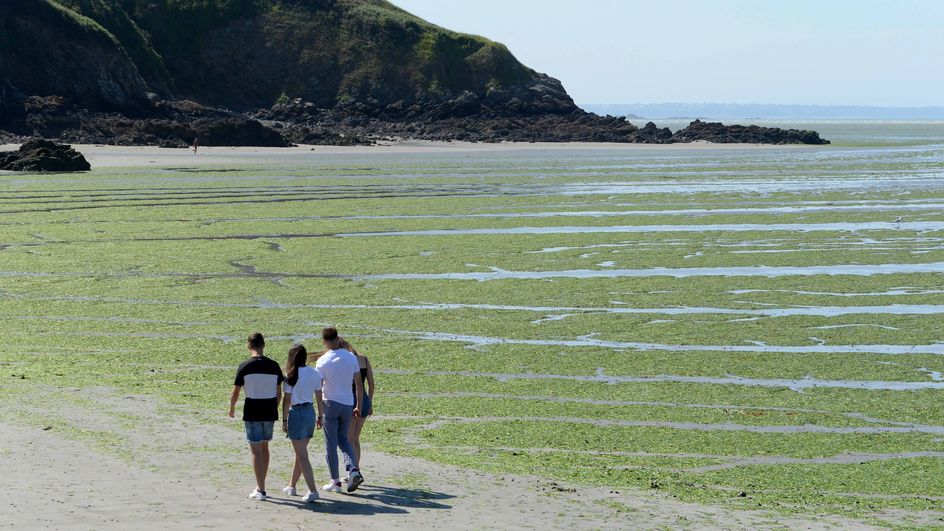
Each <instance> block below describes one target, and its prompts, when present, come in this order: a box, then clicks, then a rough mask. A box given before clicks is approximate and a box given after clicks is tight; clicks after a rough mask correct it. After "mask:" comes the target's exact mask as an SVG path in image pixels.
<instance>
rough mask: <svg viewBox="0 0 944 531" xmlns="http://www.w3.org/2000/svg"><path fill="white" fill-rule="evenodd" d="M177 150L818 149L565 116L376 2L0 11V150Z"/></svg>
mask: <svg viewBox="0 0 944 531" xmlns="http://www.w3.org/2000/svg"><path fill="white" fill-rule="evenodd" d="M25 137H45V138H50V139H56V140H60V141H67V142H74V143H103V144H120V145H159V146H165V147H181V146H185V145H189V144H190V143H192V142H193V141H194V140H195V139H197V140H198V141H199V143H200V144H201V145H254V146H284V145H289V144H291V143H304V144H360V143H371V142H373V141H375V140H378V139H398V138H403V139H425V140H467V141H481V142H499V141H516V142H533V141H543V142H565V141H582V142H631V143H676V142H691V141H696V140H704V141H712V142H750V143H774V144H789V143H808V144H823V143H827V141H825V140H823V139H821V138H820V137H819V135H818V134H817V133H815V132H813V131H796V130H783V129H776V128H763V127H741V126H722V125H721V124H705V123H703V122H696V123H692V124H691V126H689V127H688V128H685V129H683V130H680V131H676V132H674V133H673V132H671V131H669V130H668V129H665V128H659V127H657V126H656V125H655V124H652V123H650V124H646V125H645V126H644V127H637V126H636V125H633V124H632V123H630V122H629V121H627V120H626V118H625V117H623V116H601V115H597V114H593V113H590V112H587V111H585V110H583V109H581V108H579V107H578V106H577V105H576V104H575V103H574V101H573V99H572V98H571V97H570V96H569V95H568V94H567V92H566V91H565V90H564V88H563V86H562V84H561V83H560V81H558V80H557V79H554V78H552V77H550V76H548V75H546V74H541V73H538V72H535V71H534V70H532V69H530V68H528V67H527V66H525V65H523V64H521V63H520V62H519V61H518V60H517V59H516V58H515V57H514V56H513V55H512V54H511V52H510V51H509V50H508V49H507V48H506V47H505V46H504V45H502V44H499V43H496V42H493V41H490V40H488V39H485V38H482V37H478V36H473V35H466V34H461V33H456V32H453V31H449V30H447V29H444V28H441V27H438V26H435V25H433V24H430V23H428V22H426V21H424V20H422V19H420V18H418V17H415V16H413V15H411V14H410V13H407V12H406V11H403V10H402V9H399V8H397V7H396V6H394V5H393V4H390V3H389V2H386V1H384V0H201V1H187V0H184V1H176V2H154V1H152V0H4V1H3V2H0V142H2V141H7V142H17V141H22V139H24V138H25Z"/></svg>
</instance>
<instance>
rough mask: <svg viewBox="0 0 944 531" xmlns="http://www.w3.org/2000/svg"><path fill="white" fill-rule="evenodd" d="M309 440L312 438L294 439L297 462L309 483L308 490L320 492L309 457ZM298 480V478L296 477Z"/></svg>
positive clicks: (293, 444) (293, 445)
mask: <svg viewBox="0 0 944 531" xmlns="http://www.w3.org/2000/svg"><path fill="white" fill-rule="evenodd" d="M309 442H311V439H303V440H299V441H295V440H293V441H292V447H293V448H295V464H296V466H298V467H300V468H301V473H302V474H303V475H304V476H305V483H307V484H308V490H310V491H312V492H318V487H316V486H315V474H314V473H313V472H312V471H311V459H309V457H308V443H309ZM293 475H294V472H293ZM296 481H298V480H297V479H296ZM293 486H294V485H293Z"/></svg>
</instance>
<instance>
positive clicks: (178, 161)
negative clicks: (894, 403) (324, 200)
mask: <svg viewBox="0 0 944 531" xmlns="http://www.w3.org/2000/svg"><path fill="white" fill-rule="evenodd" d="M18 147H19V146H18V145H17V144H0V151H12V150H15V149H17V148H18ZM72 147H74V148H75V149H76V150H78V151H79V152H80V153H82V154H83V155H84V156H85V158H86V159H87V160H88V161H89V163H90V164H91V165H92V169H93V170H94V169H96V168H120V167H132V166H135V167H141V166H143V167H149V166H150V167H157V166H162V165H174V166H177V165H188V166H193V165H198V166H212V165H221V164H265V163H272V162H285V163H293V162H307V161H312V162H317V160H318V157H319V156H325V155H331V156H350V157H354V158H356V157H363V156H373V155H431V156H435V155H437V154H445V155H457V154H468V155H480V156H481V155H488V154H495V155H499V154H502V153H515V152H517V153H522V152H523V153H534V154H538V153H540V152H542V151H557V152H573V153H580V152H593V153H596V152H602V151H612V152H614V153H621V152H623V153H625V152H630V153H645V152H654V153H659V152H661V153H666V152H678V153H684V152H690V151H704V150H735V151H745V150H747V151H752V150H764V149H803V148H807V149H808V148H809V146H800V145H783V146H773V145H762V144H712V143H709V142H694V143H691V144H615V143H588V142H562V143H548V142H535V143H520V142H518V143H515V142H506V143H500V144H489V143H472V142H431V141H404V142H380V143H378V144H376V145H373V146H307V145H300V146H296V147H289V148H267V147H200V148H199V149H198V152H197V153H196V154H195V153H194V152H193V151H192V150H191V149H189V148H186V149H167V148H158V147H152V146H104V145H86V144H75V145H73V146H72Z"/></svg>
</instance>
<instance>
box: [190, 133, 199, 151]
mask: <svg viewBox="0 0 944 531" xmlns="http://www.w3.org/2000/svg"><path fill="white" fill-rule="evenodd" d="M190 147H192V148H193V154H194V155H196V154H197V148H198V147H200V139H199V138H197V137H193V144H192V145H191V146H190Z"/></svg>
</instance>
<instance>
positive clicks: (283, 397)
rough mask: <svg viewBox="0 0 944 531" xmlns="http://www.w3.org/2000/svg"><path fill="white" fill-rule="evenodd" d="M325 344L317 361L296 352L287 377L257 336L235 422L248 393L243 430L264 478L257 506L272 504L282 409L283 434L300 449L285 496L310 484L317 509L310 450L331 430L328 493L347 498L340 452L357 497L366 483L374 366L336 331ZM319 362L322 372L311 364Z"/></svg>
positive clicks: (329, 331) (236, 391) (242, 370)
mask: <svg viewBox="0 0 944 531" xmlns="http://www.w3.org/2000/svg"><path fill="white" fill-rule="evenodd" d="M321 339H322V342H323V343H324V347H325V350H324V351H322V352H321V353H320V354H314V355H309V352H308V350H307V349H306V348H305V347H304V346H303V345H299V344H296V345H293V346H292V347H291V348H290V349H289V351H288V360H287V361H286V363H285V372H284V373H283V372H282V369H281V368H280V367H279V364H278V363H277V362H276V361H274V360H272V359H271V358H268V357H266V356H265V354H264V351H265V339H264V338H263V337H262V334H260V333H258V332H257V333H254V334H252V335H250V336H249V340H248V344H247V346H248V348H249V352H250V354H251V356H250V358H249V359H248V360H246V361H245V362H243V363H242V364H241V365H240V366H239V368H238V369H237V370H236V381H235V382H234V387H233V392H232V394H231V395H230V406H229V416H230V417H235V415H236V403H237V401H238V400H239V396H240V394H241V393H243V392H244V393H245V395H246V398H245V401H244V402H243V423H244V425H245V428H246V440H247V441H248V442H249V448H250V450H251V451H252V469H253V472H254V473H255V476H256V488H255V490H253V491H252V493H251V494H249V497H250V498H251V499H255V500H265V499H266V497H267V496H268V495H267V494H266V475H267V473H268V470H269V441H271V440H272V434H273V431H274V427H275V423H276V421H278V419H279V404H280V403H281V406H282V431H284V432H285V434H286V436H287V437H288V439H289V440H291V441H292V447H293V449H294V450H295V463H294V466H293V467H292V477H291V481H290V482H289V484H288V485H287V486H286V487H285V488H284V489H282V492H284V493H285V494H288V495H290V496H297V495H298V494H297V490H296V486H297V484H298V481H299V479H300V478H301V477H304V478H305V483H306V484H307V485H308V493H307V494H306V495H305V496H304V497H303V498H302V499H303V501H305V502H314V501H315V500H317V499H318V498H319V496H318V488H317V486H316V485H315V479H314V472H313V471H312V467H311V460H310V458H309V456H308V444H309V443H310V442H311V439H312V437H314V434H315V430H316V429H317V430H320V429H323V430H324V438H325V454H326V455H325V457H326V460H327V463H328V471H329V472H330V474H331V480H330V481H329V482H328V483H327V484H325V485H324V486H322V487H321V488H322V490H325V491H329V492H341V491H342V479H341V477H340V473H339V469H340V463H339V461H338V449H340V450H341V454H342V456H343V459H344V468H345V471H346V472H347V476H346V477H345V478H343V482H344V483H347V492H354V491H355V490H357V488H358V487H359V486H360V485H361V483H363V482H364V475H363V474H362V473H361V470H360V461H361V460H360V457H361V445H360V434H361V430H362V429H363V428H364V423H365V422H366V421H367V417H369V416H370V415H371V414H372V413H373V406H372V402H373V395H374V375H373V370H372V369H371V366H370V360H368V359H367V357H366V356H363V355H361V354H359V353H358V352H357V351H356V350H355V349H354V348H353V347H352V346H351V345H350V344H349V343H348V342H347V341H345V340H344V339H343V338H341V337H340V336H339V335H338V330H337V329H336V328H334V327H328V328H325V329H324V330H322V331H321ZM311 361H314V363H315V365H314V367H312V366H310V365H309V362H311ZM316 409H317V412H318V415H317V417H316V416H315V410H316Z"/></svg>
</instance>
